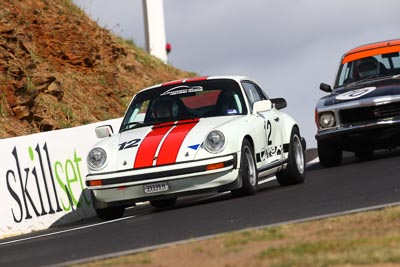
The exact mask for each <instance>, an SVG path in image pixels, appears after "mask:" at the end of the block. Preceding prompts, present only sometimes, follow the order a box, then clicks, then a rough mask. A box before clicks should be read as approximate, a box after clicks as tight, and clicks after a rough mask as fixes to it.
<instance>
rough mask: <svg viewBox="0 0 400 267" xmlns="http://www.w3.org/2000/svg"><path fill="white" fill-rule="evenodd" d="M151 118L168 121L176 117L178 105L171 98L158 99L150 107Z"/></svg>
mask: <svg viewBox="0 0 400 267" xmlns="http://www.w3.org/2000/svg"><path fill="white" fill-rule="evenodd" d="M151 110H152V114H153V117H154V118H155V119H157V120H169V119H175V118H177V117H178V104H177V103H176V102H175V100H174V99H173V98H171V97H160V98H157V99H156V100H154V101H153V103H152V106H151Z"/></svg>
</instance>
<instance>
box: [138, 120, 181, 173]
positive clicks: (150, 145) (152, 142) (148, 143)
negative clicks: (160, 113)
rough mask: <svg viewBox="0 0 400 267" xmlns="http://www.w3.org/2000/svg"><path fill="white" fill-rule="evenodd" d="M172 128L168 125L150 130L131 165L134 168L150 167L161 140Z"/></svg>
mask: <svg viewBox="0 0 400 267" xmlns="http://www.w3.org/2000/svg"><path fill="white" fill-rule="evenodd" d="M173 126H174V125H173V124H169V125H168V126H165V127H153V129H151V131H150V132H149V133H148V134H147V135H146V137H145V138H144V139H143V141H142V143H141V144H140V146H139V148H138V152H137V153H136V159H135V163H134V165H133V167H134V168H141V167H150V166H152V165H153V160H154V156H155V154H156V151H157V148H158V146H159V145H160V142H161V140H162V139H163V137H164V136H165V134H166V133H167V132H168V131H169V130H170V129H171V128H172V127H173Z"/></svg>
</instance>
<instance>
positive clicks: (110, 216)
mask: <svg viewBox="0 0 400 267" xmlns="http://www.w3.org/2000/svg"><path fill="white" fill-rule="evenodd" d="M124 211H125V207H124V206H116V207H108V208H104V209H96V214H97V217H99V218H100V219H102V220H105V221H109V220H115V219H119V218H121V217H122V216H123V215H124Z"/></svg>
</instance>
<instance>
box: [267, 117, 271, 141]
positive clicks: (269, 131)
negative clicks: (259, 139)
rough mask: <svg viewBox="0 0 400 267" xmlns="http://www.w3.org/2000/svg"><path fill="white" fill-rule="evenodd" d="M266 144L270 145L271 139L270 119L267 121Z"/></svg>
mask: <svg viewBox="0 0 400 267" xmlns="http://www.w3.org/2000/svg"><path fill="white" fill-rule="evenodd" d="M267 133H268V136H267V145H268V146H270V145H272V140H271V134H272V124H271V122H270V121H267Z"/></svg>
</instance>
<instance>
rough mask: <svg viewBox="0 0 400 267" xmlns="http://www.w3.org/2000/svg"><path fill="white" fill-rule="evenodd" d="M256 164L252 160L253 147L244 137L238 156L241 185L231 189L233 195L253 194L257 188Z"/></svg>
mask: <svg viewBox="0 0 400 267" xmlns="http://www.w3.org/2000/svg"><path fill="white" fill-rule="evenodd" d="M257 176H258V173H257V166H256V161H255V160H254V152H253V147H252V145H251V143H250V141H249V140H247V139H244V140H243V144H242V153H241V156H240V170H239V177H240V178H241V179H242V187H241V188H239V189H235V190H232V195H234V196H247V195H254V194H256V193H257V190H258V180H257V178H258V177H257Z"/></svg>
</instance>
